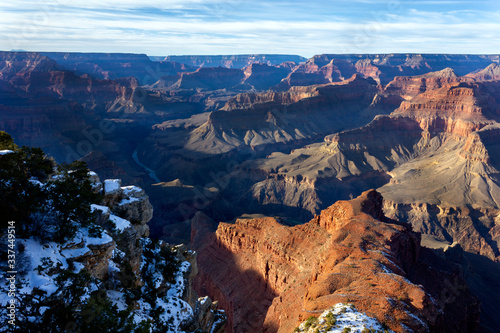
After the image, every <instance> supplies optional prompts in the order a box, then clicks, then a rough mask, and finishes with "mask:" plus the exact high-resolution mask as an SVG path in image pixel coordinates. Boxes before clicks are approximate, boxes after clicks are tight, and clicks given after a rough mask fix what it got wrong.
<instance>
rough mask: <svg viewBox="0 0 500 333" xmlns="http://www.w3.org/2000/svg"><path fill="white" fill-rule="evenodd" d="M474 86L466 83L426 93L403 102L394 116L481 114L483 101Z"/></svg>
mask: <svg viewBox="0 0 500 333" xmlns="http://www.w3.org/2000/svg"><path fill="white" fill-rule="evenodd" d="M477 88H478V87H477V86H476V85H475V84H470V83H466V82H462V83H458V84H452V85H451V86H445V87H443V88H440V89H437V90H432V91H427V92H425V93H422V94H420V95H418V96H416V97H415V98H413V99H412V100H410V101H404V102H403V103H401V106H400V107H399V109H398V110H396V111H395V112H394V113H395V114H406V115H413V116H420V115H422V116H423V115H432V114H434V115H440V116H466V115H467V114H470V115H478V116H480V115H481V114H482V110H483V106H484V104H483V103H484V100H482V97H483V96H481V95H480V94H479V93H478V91H477Z"/></svg>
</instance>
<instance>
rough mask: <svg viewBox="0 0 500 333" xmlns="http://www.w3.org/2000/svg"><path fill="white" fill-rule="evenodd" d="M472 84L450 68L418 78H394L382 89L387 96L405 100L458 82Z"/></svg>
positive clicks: (468, 79)
mask: <svg viewBox="0 0 500 333" xmlns="http://www.w3.org/2000/svg"><path fill="white" fill-rule="evenodd" d="M467 81H469V82H472V81H473V80H471V79H470V78H465V77H460V76H458V75H457V74H455V72H454V71H453V70H452V69H451V68H445V69H443V70H442V71H439V72H431V73H428V74H423V75H419V76H396V77H395V78H394V80H392V81H391V82H389V83H388V84H387V86H386V87H385V89H384V92H385V93H386V94H388V95H391V96H392V95H396V96H401V97H402V98H403V99H405V100H410V99H412V98H413V97H415V96H417V95H419V94H421V93H424V92H426V91H429V90H436V89H439V88H441V87H443V86H445V85H449V84H452V83H458V82H467Z"/></svg>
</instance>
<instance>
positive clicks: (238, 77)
mask: <svg viewBox="0 0 500 333" xmlns="http://www.w3.org/2000/svg"><path fill="white" fill-rule="evenodd" d="M243 78H244V74H243V71H242V70H240V69H232V68H224V67H213V68H198V69H197V70H196V71H195V72H190V73H180V78H179V80H178V81H177V82H176V83H175V84H174V85H173V86H172V87H173V88H177V89H207V90H217V89H224V88H232V87H234V86H237V85H239V84H240V83H241V81H242V80H243Z"/></svg>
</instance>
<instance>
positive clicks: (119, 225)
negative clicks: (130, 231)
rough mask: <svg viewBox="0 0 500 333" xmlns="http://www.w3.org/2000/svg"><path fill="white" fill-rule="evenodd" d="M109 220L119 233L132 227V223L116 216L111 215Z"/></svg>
mask: <svg viewBox="0 0 500 333" xmlns="http://www.w3.org/2000/svg"><path fill="white" fill-rule="evenodd" d="M109 219H110V220H111V221H113V223H114V224H115V226H116V230H117V231H119V232H123V230H125V229H127V228H130V227H132V224H131V223H130V221H128V220H125V219H122V218H121V217H118V216H116V215H110V216H109Z"/></svg>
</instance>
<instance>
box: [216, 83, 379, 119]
mask: <svg viewBox="0 0 500 333" xmlns="http://www.w3.org/2000/svg"><path fill="white" fill-rule="evenodd" d="M364 89H368V90H371V91H373V90H374V82H373V81H370V80H366V79H363V78H362V77H361V75H359V74H353V75H352V76H351V77H350V78H349V79H347V80H343V81H341V82H333V83H327V84H318V85H312V86H293V87H290V88H289V89H288V90H286V91H280V92H264V93H242V94H238V95H236V96H235V97H232V98H231V99H229V101H227V103H226V105H225V106H224V107H223V108H222V109H223V110H226V111H230V110H234V109H245V108H251V107H252V106H254V105H255V104H261V103H269V102H275V103H279V104H284V105H288V104H293V103H297V102H299V101H301V100H303V99H307V98H310V97H316V96H325V97H327V98H329V99H338V100H339V102H340V101H342V100H345V99H353V98H359V97H362V95H363V94H364V93H365V91H364Z"/></svg>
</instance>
